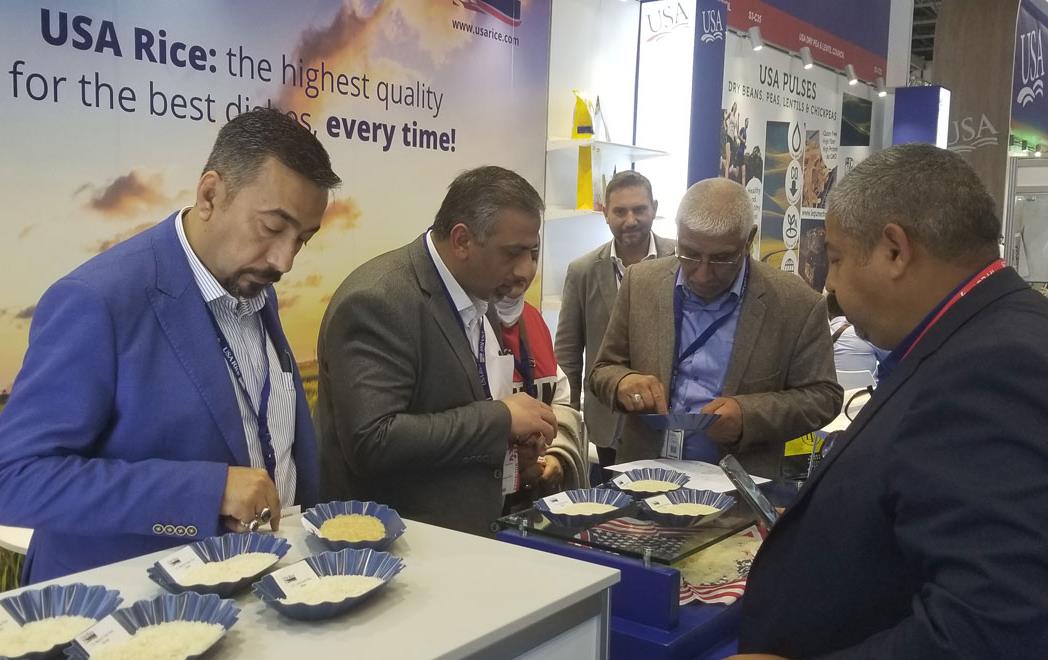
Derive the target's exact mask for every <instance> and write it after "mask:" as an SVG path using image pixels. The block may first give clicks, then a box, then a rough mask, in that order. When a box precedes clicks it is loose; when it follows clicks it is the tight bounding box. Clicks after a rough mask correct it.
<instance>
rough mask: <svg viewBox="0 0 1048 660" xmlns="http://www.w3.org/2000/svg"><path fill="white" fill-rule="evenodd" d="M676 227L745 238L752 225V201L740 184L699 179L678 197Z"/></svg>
mask: <svg viewBox="0 0 1048 660" xmlns="http://www.w3.org/2000/svg"><path fill="white" fill-rule="evenodd" d="M677 227H678V229H679V228H681V227H684V228H686V229H688V230H690V231H692V232H694V233H696V234H701V235H703V236H723V237H732V238H739V239H741V240H746V238H747V237H748V236H749V233H750V230H751V229H752V227H753V204H752V203H751V202H750V195H749V193H747V192H746V189H745V188H743V187H742V186H741V185H739V184H737V183H735V182H734V181H732V180H730V179H723V178H715V179H704V180H702V181H699V182H698V183H696V184H695V185H693V186H692V187H691V188H688V191H687V192H685V193H684V197H683V198H681V200H680V206H678V207H677Z"/></svg>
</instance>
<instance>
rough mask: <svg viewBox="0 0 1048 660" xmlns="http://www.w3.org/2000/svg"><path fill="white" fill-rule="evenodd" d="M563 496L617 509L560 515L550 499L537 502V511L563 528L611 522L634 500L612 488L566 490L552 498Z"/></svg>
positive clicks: (573, 500) (574, 500)
mask: <svg viewBox="0 0 1048 660" xmlns="http://www.w3.org/2000/svg"><path fill="white" fill-rule="evenodd" d="M558 496H563V497H566V498H567V499H569V500H571V501H572V502H594V503H597V504H610V505H612V506H613V507H615V509H616V510H615V511H608V512H606V513H595V514H590V515H572V514H567V513H559V512H557V511H556V510H552V509H550V505H549V503H548V502H547V501H546V500H548V499H550V498H543V499H541V500H538V501H536V502H535V509H536V510H538V511H540V512H542V515H543V516H545V517H546V519H548V520H549V521H550V522H552V523H553V524H555V525H560V526H562V527H586V526H589V525H595V524H597V523H598V522H603V521H605V520H610V519H611V518H614V517H616V516H617V515H619V513H620V511H619V510H620V509H624V508H626V507H628V506H629V505H630V504H633V498H632V497H630V496H629V495H627V494H626V493H623V492H621V491H618V490H612V489H610V488H577V489H575V490H566V491H564V492H563V493H557V495H552V496H550V497H558Z"/></svg>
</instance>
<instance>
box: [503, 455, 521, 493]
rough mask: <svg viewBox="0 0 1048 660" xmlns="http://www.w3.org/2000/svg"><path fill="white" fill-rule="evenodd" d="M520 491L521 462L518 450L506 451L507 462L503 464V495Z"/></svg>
mask: <svg viewBox="0 0 1048 660" xmlns="http://www.w3.org/2000/svg"><path fill="white" fill-rule="evenodd" d="M518 490H520V460H519V458H518V456H517V448H516V447H512V448H510V449H508V450H507V451H506V460H504V461H503V462H502V494H503V495H509V494H510V493H515V492H517V491H518Z"/></svg>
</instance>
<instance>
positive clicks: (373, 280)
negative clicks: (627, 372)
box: [316, 167, 557, 534]
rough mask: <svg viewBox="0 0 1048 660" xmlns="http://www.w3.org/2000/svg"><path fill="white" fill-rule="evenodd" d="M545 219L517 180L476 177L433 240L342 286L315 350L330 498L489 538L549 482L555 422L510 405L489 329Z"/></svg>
mask: <svg viewBox="0 0 1048 660" xmlns="http://www.w3.org/2000/svg"><path fill="white" fill-rule="evenodd" d="M542 210H543V204H542V199H541V198H540V197H539V195H538V193H537V192H535V189H534V188H532V186H531V185H530V184H529V183H528V182H527V181H525V180H524V179H523V178H522V177H521V176H520V175H518V174H516V173H514V172H511V171H509V170H506V169H503V168H501V167H481V168H477V169H475V170H470V171H468V172H465V173H463V174H461V175H459V176H458V177H457V178H456V179H455V180H454V181H453V182H452V183H451V186H450V187H449V188H448V194H447V195H446V196H445V198H444V202H443V203H442V204H441V207H440V210H439V211H438V212H437V216H436V220H435V221H434V223H433V227H432V229H430V230H429V231H427V232H426V233H425V234H423V235H422V236H420V237H419V238H417V239H415V240H414V241H412V242H411V243H409V244H407V245H405V246H404V247H401V248H399V249H397V250H394V251H392V252H388V253H386V254H383V255H381V256H378V257H376V258H375V259H372V260H371V261H369V262H367V263H366V264H364V265H363V266H361V267H360V268H358V269H356V270H355V271H353V272H352V273H350V275H349V276H348V277H347V278H346V279H345V281H344V282H343V283H342V284H341V286H339V288H338V290H337V291H336V292H335V295H334V297H333V298H332V299H331V304H330V305H329V306H328V310H327V312H326V313H325V315H324V320H323V322H322V324H321V328H320V341H319V345H318V350H317V353H318V357H319V361H320V383H319V395H318V400H317V411H316V421H317V432H318V434H319V435H320V448H321V495H322V497H324V498H329V499H350V498H352V499H364V500H376V501H378V502H382V503H384V504H388V505H390V506H392V507H394V508H395V509H397V510H398V511H399V512H400V514H401V515H403V516H406V517H409V518H413V519H415V520H420V521H422V522H428V523H433V524H437V525H440V526H442V527H449V528H451V529H458V530H461V531H467V532H472V533H475V534H490V533H491V532H492V531H493V530H492V525H493V524H494V521H495V519H496V518H497V517H498V516H499V514H500V513H501V511H502V505H503V494H505V493H508V492H514V491H515V490H517V487H518V486H519V487H528V486H530V485H531V481H529V480H534V479H537V478H538V477H539V476H540V475H541V474H542V469H541V466H539V465H538V461H537V459H538V456H539V454H540V453H541V451H542V447H544V446H545V445H548V444H549V442H550V441H552V440H553V437H554V435H555V432H556V427H557V419H556V416H555V415H554V414H553V411H552V409H550V407H549V406H547V405H546V404H544V403H542V402H541V401H538V400H537V399H534V398H532V397H531V396H530V395H528V394H527V393H524V392H521V393H518V394H511V392H512V388H513V356H512V355H507V354H505V353H504V352H503V351H501V350H500V349H499V343H498V335H497V334H496V331H495V329H494V327H493V324H492V323H491V322H490V320H489V319H488V318H487V316H488V301H490V300H493V299H497V298H501V297H503V296H504V295H505V294H506V293H507V292H508V291H509V290H510V289H511V288H512V287H513V284H514V283H515V282H516V281H517V280H518V279H519V278H521V277H523V276H524V275H525V274H527V272H528V271H529V270H530V269H531V268H532V267H533V265H532V260H533V259H534V258H535V253H536V252H537V250H538V246H539V226H540V218H541V214H542ZM497 324H498V319H497V317H496V319H495V325H497ZM518 474H519V476H520V482H519V483H515V482H516V479H515V477H516V476H517V475H518Z"/></svg>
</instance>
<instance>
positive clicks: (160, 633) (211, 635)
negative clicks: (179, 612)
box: [91, 621, 225, 660]
mask: <svg viewBox="0 0 1048 660" xmlns="http://www.w3.org/2000/svg"><path fill="white" fill-rule="evenodd" d="M224 632H225V629H224V628H223V627H222V626H221V625H219V624H217V623H204V622H203V621H168V622H166V623H159V624H157V625H154V626H146V627H145V628H139V629H138V631H137V632H135V634H134V635H133V636H132V637H131V639H129V640H127V641H125V642H122V643H120V644H114V645H113V646H109V647H103V648H101V649H98V651H97V653H92V655H91V660H185V658H187V657H189V656H191V655H199V654H201V653H203V652H204V651H206V650H207V649H208V648H209V647H210V646H211V645H212V644H214V643H215V642H217V641H218V639H219V638H220V637H221V636H222V633H224Z"/></svg>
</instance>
